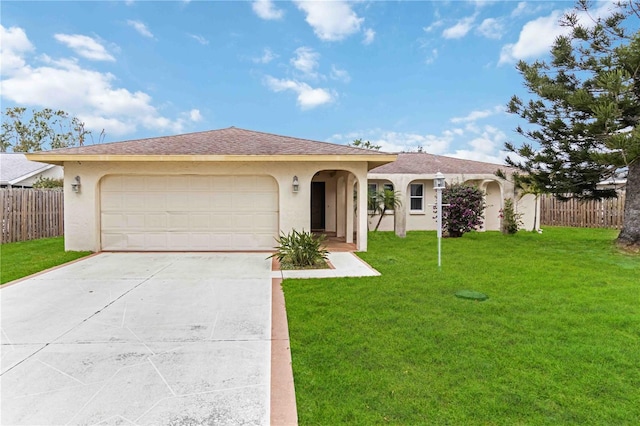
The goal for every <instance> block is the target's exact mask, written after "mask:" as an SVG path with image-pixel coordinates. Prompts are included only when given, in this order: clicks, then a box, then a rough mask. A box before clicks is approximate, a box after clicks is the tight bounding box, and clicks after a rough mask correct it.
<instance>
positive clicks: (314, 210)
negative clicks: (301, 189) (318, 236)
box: [311, 182, 325, 232]
mask: <svg viewBox="0 0 640 426" xmlns="http://www.w3.org/2000/svg"><path fill="white" fill-rule="evenodd" d="M324 201H325V200H324V182H311V231H312V232H317V231H319V232H324V228H325V217H324V216H325V211H324Z"/></svg>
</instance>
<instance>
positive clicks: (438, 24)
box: [423, 19, 444, 33]
mask: <svg viewBox="0 0 640 426" xmlns="http://www.w3.org/2000/svg"><path fill="white" fill-rule="evenodd" d="M443 25H444V21H443V20H442V19H439V20H437V21H435V22H433V23H432V24H431V25H429V26H428V27H424V28H423V30H424V31H425V32H427V33H430V32H431V31H433V30H435V29H436V28H439V27H441V26H443Z"/></svg>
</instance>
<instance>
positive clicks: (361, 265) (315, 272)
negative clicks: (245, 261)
mask: <svg viewBox="0 0 640 426" xmlns="http://www.w3.org/2000/svg"><path fill="white" fill-rule="evenodd" d="M329 263H330V264H331V266H332V268H331V269H306V270H296V271H292V270H285V271H274V272H273V277H274V278H342V277H374V276H379V275H380V272H378V271H376V270H375V269H373V268H372V267H371V266H369V265H368V264H367V263H366V262H365V261H363V260H362V259H360V258H359V257H358V256H356V255H355V254H354V253H350V252H336V253H329Z"/></svg>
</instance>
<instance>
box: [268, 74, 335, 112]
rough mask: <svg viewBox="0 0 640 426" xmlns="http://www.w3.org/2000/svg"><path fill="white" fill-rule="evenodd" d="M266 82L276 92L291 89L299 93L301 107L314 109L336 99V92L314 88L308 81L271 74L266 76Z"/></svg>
mask: <svg viewBox="0 0 640 426" xmlns="http://www.w3.org/2000/svg"><path fill="white" fill-rule="evenodd" d="M264 83H265V85H266V86H267V87H268V88H269V89H271V90H272V91H274V92H282V91H285V90H291V91H293V92H295V93H297V95H298V99H297V101H298V106H300V108H301V109H312V108H315V107H318V106H320V105H324V104H328V103H331V102H333V101H334V100H335V94H332V93H331V92H329V91H328V90H326V89H322V88H317V89H314V88H313V87H311V86H309V85H308V84H307V83H303V82H299V81H296V80H285V79H282V80H280V79H277V78H274V77H271V76H266V77H265V80H264Z"/></svg>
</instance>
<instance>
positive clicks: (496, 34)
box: [478, 18, 504, 40]
mask: <svg viewBox="0 0 640 426" xmlns="http://www.w3.org/2000/svg"><path fill="white" fill-rule="evenodd" d="M478 32H479V33H480V34H482V35H483V36H485V37H486V38H492V39H495V40H499V39H500V38H502V35H503V34H504V25H502V22H500V21H499V20H497V19H495V18H487V19H485V20H484V21H482V23H481V24H480V25H479V26H478Z"/></svg>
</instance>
